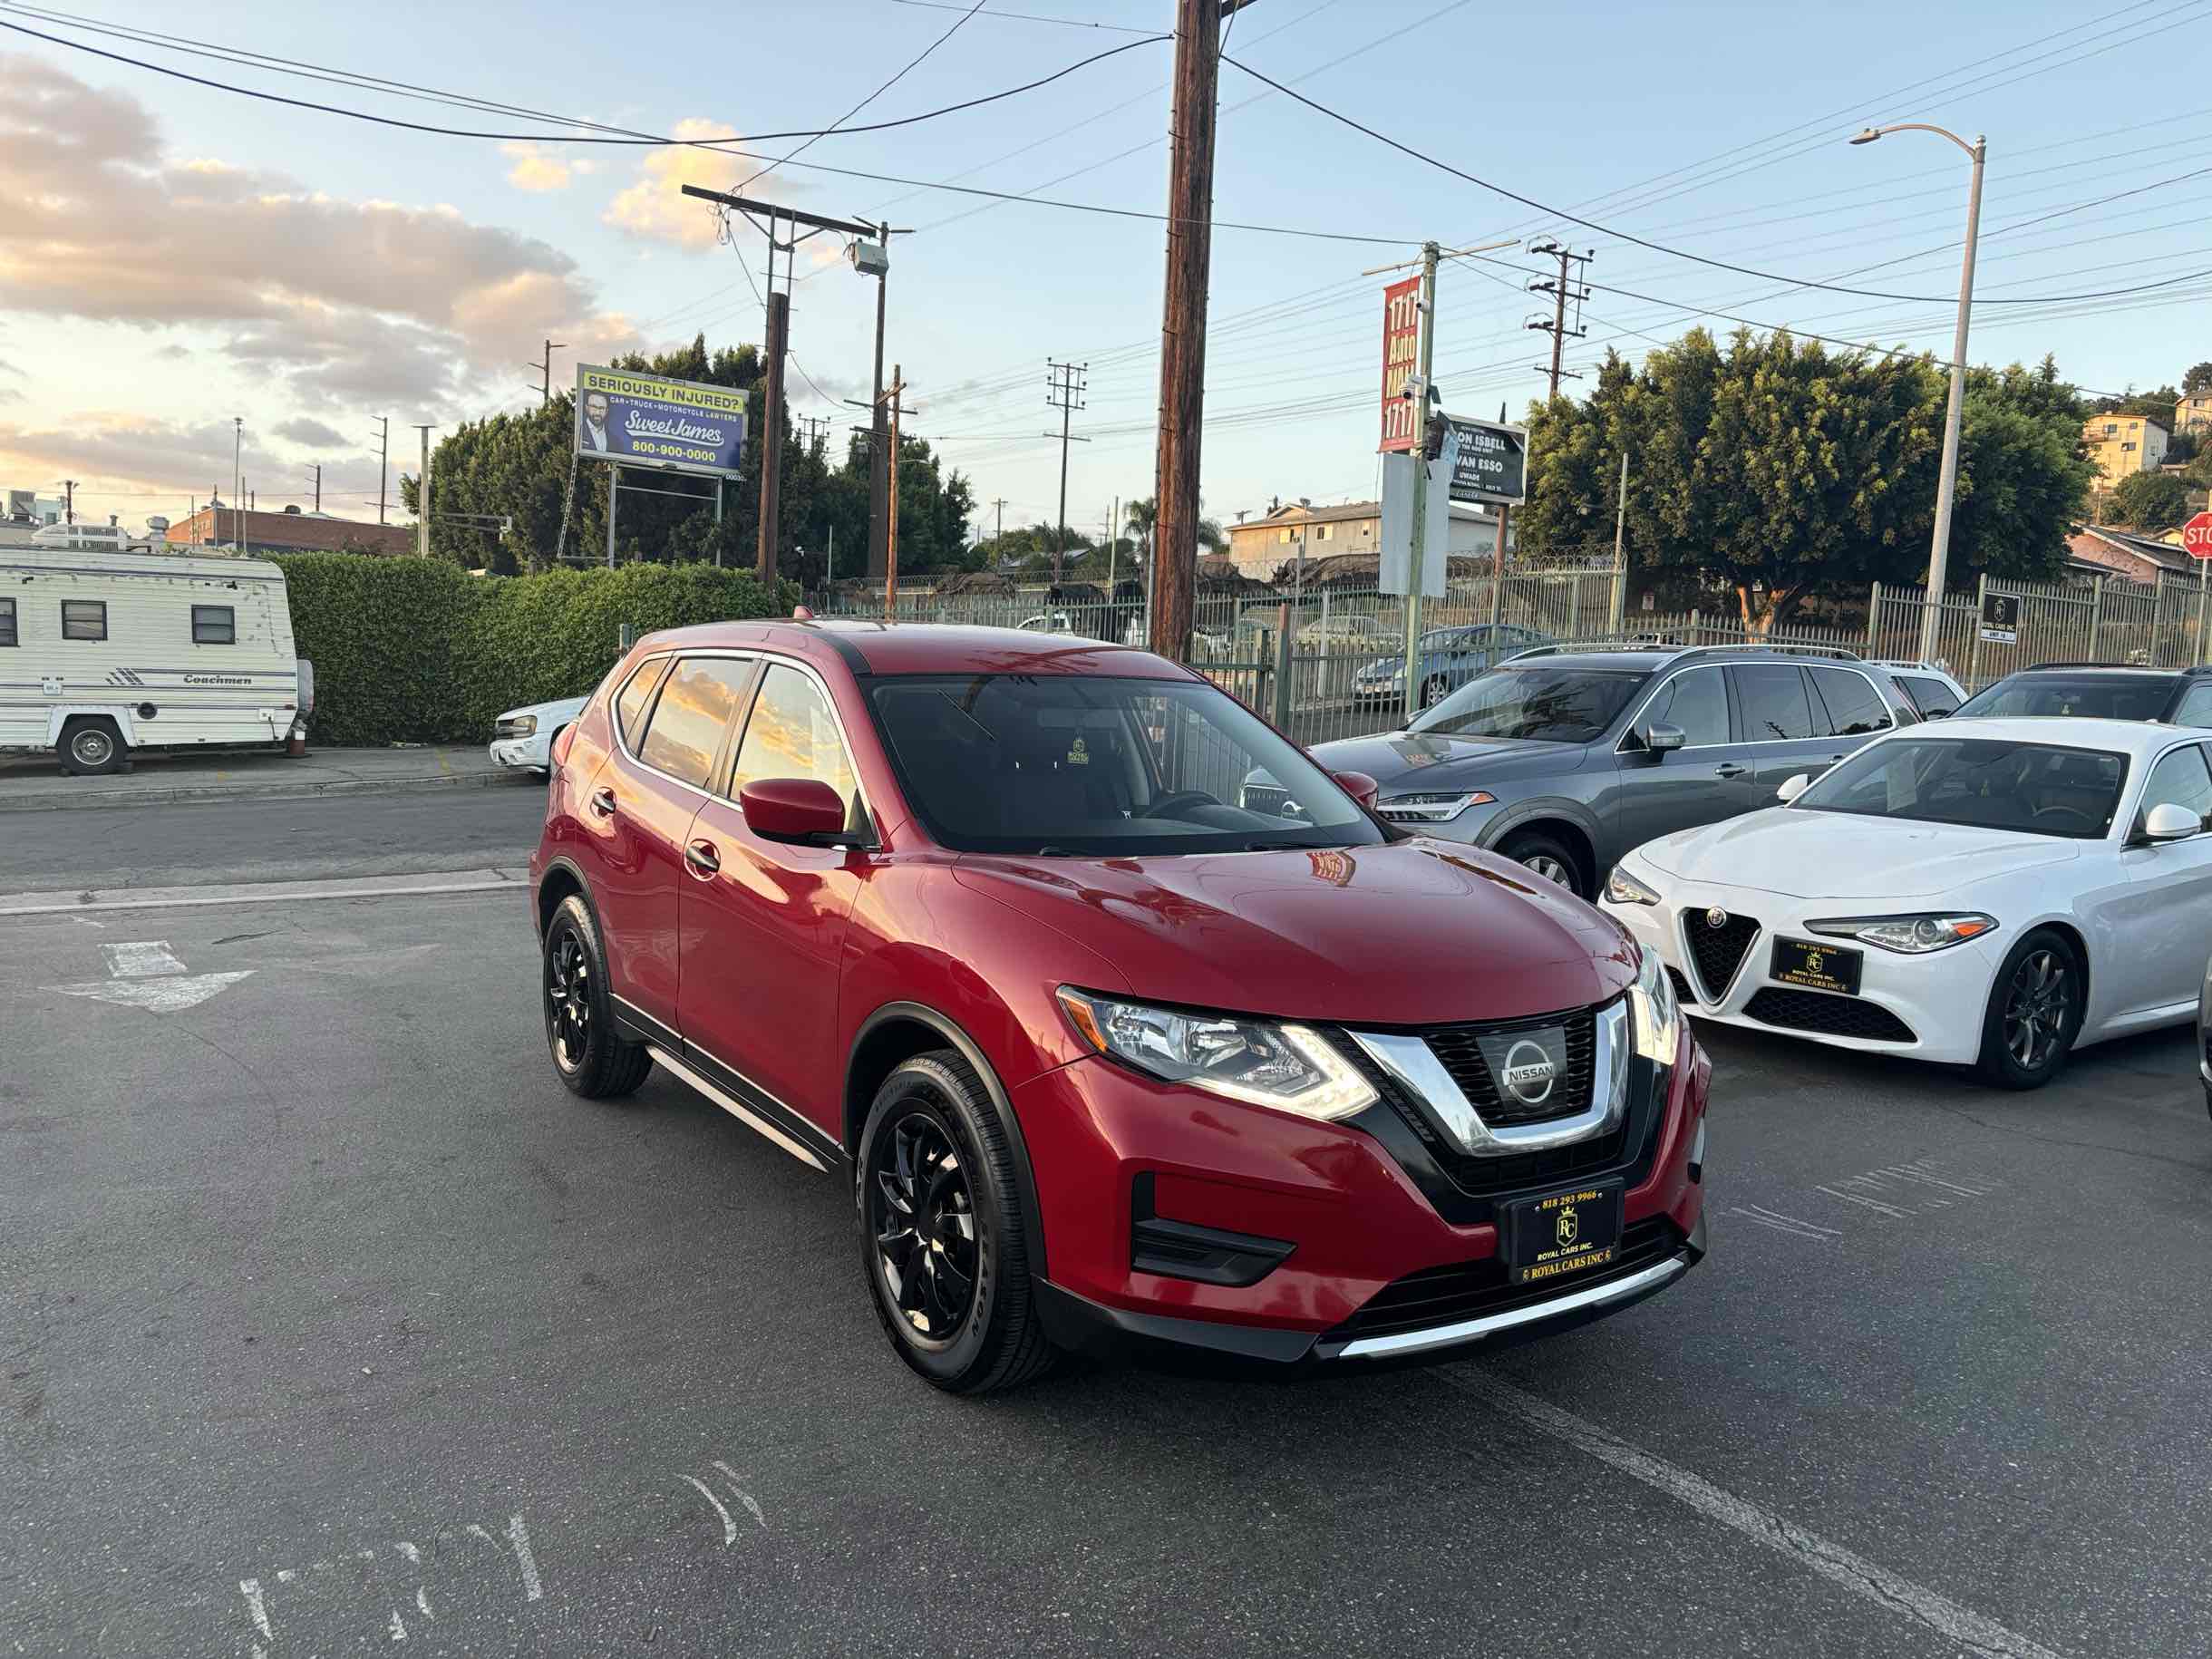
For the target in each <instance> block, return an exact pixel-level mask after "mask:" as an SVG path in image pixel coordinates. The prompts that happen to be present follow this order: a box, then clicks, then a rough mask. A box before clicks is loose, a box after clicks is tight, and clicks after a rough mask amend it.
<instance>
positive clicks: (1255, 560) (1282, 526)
mask: <svg viewBox="0 0 2212 1659" xmlns="http://www.w3.org/2000/svg"><path fill="white" fill-rule="evenodd" d="M1226 528H1227V531H1228V538H1229V550H1228V558H1229V560H1230V562H1231V563H1232V564H1233V565H1234V566H1235V567H1236V568H1237V571H1238V572H1239V573H1240V574H1242V575H1245V576H1248V577H1254V578H1256V580H1259V581H1263V582H1264V581H1266V580H1268V579H1269V578H1270V577H1273V576H1274V575H1275V573H1276V570H1278V569H1279V568H1282V567H1283V566H1284V565H1286V564H1293V563H1295V562H1296V560H1297V558H1298V557H1299V552H1300V549H1301V548H1303V549H1304V552H1305V559H1306V561H1307V562H1308V563H1309V564H1310V563H1312V562H1313V561H1314V560H1315V559H1317V558H1334V557H1335V556H1337V555H1338V554H1343V553H1379V552H1380V551H1381V550H1382V503H1381V502H1380V501H1351V502H1347V503H1346V504H1344V506H1342V507H1314V506H1310V505H1308V504H1307V503H1305V502H1304V501H1297V502H1294V503H1292V504H1291V505H1290V506H1288V507H1285V508H1281V509H1277V510H1276V511H1274V512H1271V513H1269V514H1268V515H1267V516H1266V518H1264V519H1247V520H1245V521H1243V522H1241V523H1237V524H1231V525H1228V526H1227V527H1226ZM1516 546H1518V537H1515V536H1514V535H1513V534H1512V533H1511V532H1510V531H1509V532H1508V533H1507V542H1506V547H1507V550H1508V551H1509V552H1510V551H1511V550H1512V549H1513V548H1515V547H1516ZM1445 551H1446V552H1447V553H1448V554H1450V555H1454V556H1459V557H1475V556H1480V557H1481V558H1494V557H1495V556H1496V555H1497V552H1498V514H1497V512H1496V510H1495V509H1489V508H1483V507H1476V506H1472V505H1470V504H1469V503H1467V502H1465V501H1454V502H1452V503H1451V545H1450V547H1449V548H1446V549H1445Z"/></svg>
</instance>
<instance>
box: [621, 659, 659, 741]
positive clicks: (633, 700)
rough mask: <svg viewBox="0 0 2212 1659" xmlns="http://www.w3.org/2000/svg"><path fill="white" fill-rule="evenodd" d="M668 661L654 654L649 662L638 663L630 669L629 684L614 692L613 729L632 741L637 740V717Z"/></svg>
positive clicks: (642, 711) (656, 685)
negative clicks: (633, 668)
mask: <svg viewBox="0 0 2212 1659" xmlns="http://www.w3.org/2000/svg"><path fill="white" fill-rule="evenodd" d="M668 661H669V659H668V658H666V657H665V656H656V657H655V658H654V659H653V660H652V661H651V662H648V663H640V664H639V665H637V667H636V668H635V670H633V671H632V673H631V674H630V680H629V684H626V685H625V686H624V687H623V688H622V689H621V690H620V691H619V692H617V693H616V694H615V730H616V732H620V733H621V734H622V735H623V736H624V737H625V738H626V739H628V740H629V741H630V742H636V741H637V736H638V724H637V722H638V717H639V716H640V715H642V714H644V713H645V704H646V703H650V702H651V701H652V700H653V694H654V692H655V690H656V689H657V688H658V687H659V685H660V683H661V676H662V675H663V674H666V673H667V672H668Z"/></svg>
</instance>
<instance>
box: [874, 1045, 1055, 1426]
mask: <svg viewBox="0 0 2212 1659" xmlns="http://www.w3.org/2000/svg"><path fill="white" fill-rule="evenodd" d="M1014 1159H1015V1153H1014V1147H1013V1144H1012V1142H1011V1141H1010V1140H1009V1139H1008V1133H1007V1130H1006V1127H1005V1124H1004V1121H1002V1120H1001V1118H1000V1116H999V1111H998V1108H997V1106H996V1105H995V1103H994V1096H993V1094H992V1093H991V1091H989V1089H987V1088H986V1087H985V1083H984V1081H983V1078H982V1076H981V1075H980V1074H979V1073H978V1072H977V1071H976V1070H975V1067H974V1066H973V1065H971V1064H970V1063H969V1062H968V1061H967V1059H966V1058H965V1056H964V1055H962V1054H961V1053H960V1052H959V1051H958V1050H956V1049H939V1050H937V1051H936V1053H927V1054H917V1055H916V1056H915V1057H914V1058H913V1059H911V1060H908V1061H906V1062H903V1063H901V1064H900V1065H898V1066H897V1068H895V1069H894V1070H893V1071H892V1072H891V1074H890V1075H889V1076H888V1077H887V1078H885V1079H884V1081H883V1084H882V1086H881V1087H880V1088H878V1090H877V1091H876V1098H875V1101H874V1102H873V1103H872V1104H871V1105H870V1107H869V1108H868V1121H867V1122H866V1123H865V1124H864V1125H863V1126H862V1127H861V1130H860V1144H859V1150H858V1152H857V1155H856V1157H855V1159H854V1168H853V1198H854V1205H855V1208H856V1210H857V1212H858V1219H859V1243H860V1261H861V1266H862V1267H863V1268H864V1269H865V1271H866V1272H867V1275H868V1292H869V1297H870V1300H871V1301H873V1303H874V1304H875V1307H876V1315H877V1317H878V1318H879V1319H880V1320H881V1321H882V1322H883V1328H884V1331H885V1333H886V1334H888V1336H889V1337H890V1339H891V1346H892V1347H893V1349H895V1350H896V1351H897V1354H898V1357H899V1358H900V1359H902V1360H904V1361H905V1362H906V1363H907V1365H909V1366H911V1367H912V1368H913V1369H914V1370H915V1371H916V1372H917V1373H920V1374H921V1375H922V1377H924V1378H925V1379H926V1380H927V1381H928V1382H931V1383H933V1384H935V1385H936V1387H938V1388H941V1389H944V1390H946V1392H949V1393H956V1394H981V1393H988V1392H992V1391H994V1390H996V1389H1002V1388H1012V1387H1014V1386H1016V1385H1017V1384H1020V1383H1023V1382H1028V1381H1030V1380H1031V1379H1032V1378H1034V1377H1038V1376H1042V1375H1043V1373H1045V1372H1047V1371H1049V1370H1050V1369H1051V1368H1052V1366H1053V1363H1054V1361H1055V1360H1056V1359H1057V1358H1058V1357H1059V1355H1058V1350H1056V1349H1055V1348H1054V1347H1053V1344H1052V1342H1051V1339H1050V1338H1048V1337H1047V1336H1046V1335H1045V1333H1044V1326H1043V1322H1042V1321H1041V1320H1040V1318H1039V1316H1038V1311H1037V1301H1036V1293H1035V1290H1034V1288H1033V1284H1032V1280H1031V1272H1032V1268H1031V1263H1032V1261H1033V1254H1032V1251H1033V1246H1032V1244H1031V1242H1030V1233H1029V1227H1028V1226H1027V1224H1026V1222H1025V1221H1024V1216H1023V1210H1022V1204H1021V1201H1020V1199H1019V1198H1018V1197H1017V1196H1016V1190H1015V1188H1016V1178H1015V1173H1014Z"/></svg>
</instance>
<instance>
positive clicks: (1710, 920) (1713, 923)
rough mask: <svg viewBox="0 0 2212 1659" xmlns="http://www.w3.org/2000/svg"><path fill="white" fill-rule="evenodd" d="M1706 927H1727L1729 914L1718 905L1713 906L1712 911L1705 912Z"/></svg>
mask: <svg viewBox="0 0 2212 1659" xmlns="http://www.w3.org/2000/svg"><path fill="white" fill-rule="evenodd" d="M1705 926H1706V927H1727V926H1728V912H1727V911H1725V910H1723V909H1722V908H1721V907H1720V906H1718V905H1715V906H1713V907H1712V909H1710V910H1708V911H1706V912H1705Z"/></svg>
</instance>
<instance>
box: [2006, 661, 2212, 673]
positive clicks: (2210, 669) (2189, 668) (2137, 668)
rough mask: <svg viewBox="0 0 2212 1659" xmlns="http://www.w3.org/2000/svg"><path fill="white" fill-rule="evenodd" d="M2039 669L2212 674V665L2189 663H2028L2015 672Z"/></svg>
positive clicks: (2032, 671)
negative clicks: (2164, 666)
mask: <svg viewBox="0 0 2212 1659" xmlns="http://www.w3.org/2000/svg"><path fill="white" fill-rule="evenodd" d="M2039 668H2120V669H2125V670H2127V671H2128V672H2129V673H2130V674H2212V664H2206V663H2190V664H2185V665H2180V666H2178V667H2174V668H2159V667H2154V666H2152V665H2150V664H2149V663H2030V664H2029V665H2027V666H2026V667H2025V668H2023V669H2019V670H2017V672H2018V673H2021V674H2033V673H2034V672H2035V671H2036V670H2037V669H2039Z"/></svg>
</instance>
